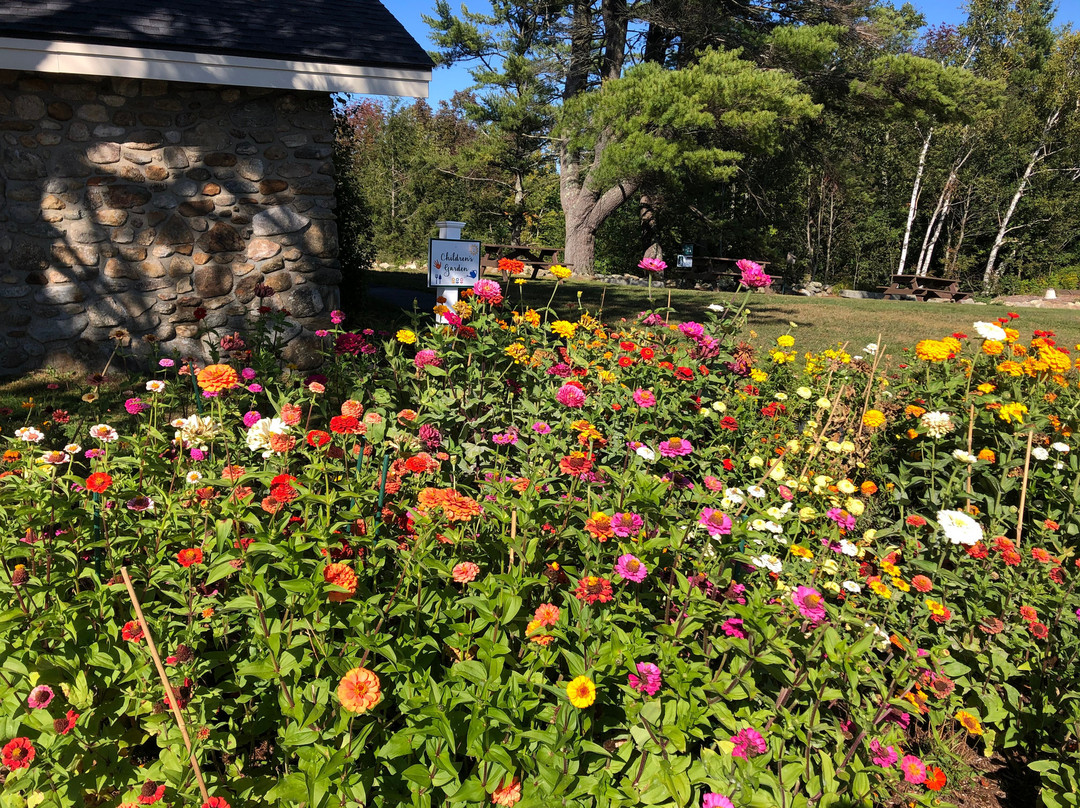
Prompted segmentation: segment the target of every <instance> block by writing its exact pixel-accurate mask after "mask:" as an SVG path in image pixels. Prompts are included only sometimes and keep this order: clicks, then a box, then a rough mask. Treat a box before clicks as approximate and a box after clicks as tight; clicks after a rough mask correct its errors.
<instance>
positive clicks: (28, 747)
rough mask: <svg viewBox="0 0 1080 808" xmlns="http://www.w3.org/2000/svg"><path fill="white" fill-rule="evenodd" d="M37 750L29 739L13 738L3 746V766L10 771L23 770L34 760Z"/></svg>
mask: <svg viewBox="0 0 1080 808" xmlns="http://www.w3.org/2000/svg"><path fill="white" fill-rule="evenodd" d="M36 754H37V750H36V749H34V745H33V744H32V743H30V739H29V738H13V739H12V740H10V741H8V742H7V743H6V744H4V750H3V759H4V765H5V766H7V767H8V768H9V769H11V770H13V771H14V770H15V769H25V768H27V767H29V766H30V763H31V762H32V761H33V760H34V755H36Z"/></svg>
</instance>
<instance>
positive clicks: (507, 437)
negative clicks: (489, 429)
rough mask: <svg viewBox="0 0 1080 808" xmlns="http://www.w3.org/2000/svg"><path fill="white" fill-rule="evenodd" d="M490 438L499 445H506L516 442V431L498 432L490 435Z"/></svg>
mask: <svg viewBox="0 0 1080 808" xmlns="http://www.w3.org/2000/svg"><path fill="white" fill-rule="evenodd" d="M491 439H492V440H493V441H494V442H495V443H497V444H498V445H499V446H506V445H507V444H508V443H509V444H514V443H517V439H518V436H517V432H513V431H511V432H500V433H497V434H495V435H492V436H491Z"/></svg>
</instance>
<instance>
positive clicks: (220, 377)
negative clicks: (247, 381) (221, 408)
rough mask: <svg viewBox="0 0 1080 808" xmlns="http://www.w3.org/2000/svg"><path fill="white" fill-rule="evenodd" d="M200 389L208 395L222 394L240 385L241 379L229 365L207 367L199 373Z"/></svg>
mask: <svg viewBox="0 0 1080 808" xmlns="http://www.w3.org/2000/svg"><path fill="white" fill-rule="evenodd" d="M197 379H198V382H199V387H201V388H202V389H203V390H205V391H206V392H208V393H220V392H221V391H222V390H228V389H229V388H230V387H234V386H236V385H237V384H239V383H240V377H239V376H237V375H236V371H235V370H233V369H232V368H231V367H230V366H229V365H207V366H206V367H204V368H203V369H202V370H200V371H199V375H198V377H197Z"/></svg>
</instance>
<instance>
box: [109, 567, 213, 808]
mask: <svg viewBox="0 0 1080 808" xmlns="http://www.w3.org/2000/svg"><path fill="white" fill-rule="evenodd" d="M120 575H121V576H122V577H123V579H124V586H126V587H127V592H128V597H129V598H131V605H132V606H134V607H135V617H137V618H138V620H139V628H140V629H142V633H143V636H145V637H146V647H147V650H149V651H150V658H151V659H153V660H154V667H155V668H157V674H158V678H159V679H161V685H162V687H164V688H165V695H166V696H167V697H168V699H169V707H171V708H172V713H173V716H175V717H176V723H177V724H179V725H180V734H181V735H182V736H183V738H184V746H186V747H187V751H188V755H189V756H190V758H189V759H190V761H191V768H192V769H194V770H195V781H196V782H197V783H198V784H199V792H200V793H201V794H202V798H203V802H209V801H210V794H209V793H208V792H207V791H206V783H205V782H203V776H202V769H200V768H199V761H198V760H196V759H195V753H194V752H193V751H192V750H191V738H190V737H189V736H188V731H187V724H185V723H184V714H183V713H181V712H180V704H179V703H178V702H177V700H176V693H175V692H174V691H173V688H172V685H171V684H169V677H168V676H166V675H165V666H164V665H162V664H161V657H160V656H158V652H157V646H156V645H154V637H153V635H151V634H150V626H148V625H146V618H145V617H143V612H142V606H141V605H139V598H138V597H137V596H136V595H135V587H133V586H132V585H131V578H130V577H129V576H128V571H127V567H121V568H120Z"/></svg>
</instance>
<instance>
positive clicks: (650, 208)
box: [640, 193, 664, 258]
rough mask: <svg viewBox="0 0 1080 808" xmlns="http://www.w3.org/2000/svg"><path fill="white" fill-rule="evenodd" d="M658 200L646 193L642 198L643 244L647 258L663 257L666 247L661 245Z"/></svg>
mask: <svg viewBox="0 0 1080 808" xmlns="http://www.w3.org/2000/svg"><path fill="white" fill-rule="evenodd" d="M655 203H656V200H655V199H654V198H653V197H652V196H651V195H649V194H647V193H644V194H642V195H641V199H640V205H641V208H640V219H641V244H642V251H643V252H644V254H645V256H646V257H647V258H663V257H664V249H663V248H662V247H661V246H660V232H659V226H658V225H657V222H656V204H655Z"/></svg>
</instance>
